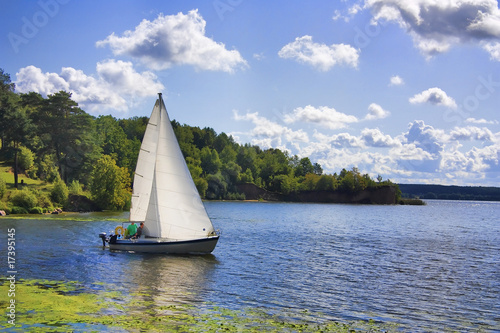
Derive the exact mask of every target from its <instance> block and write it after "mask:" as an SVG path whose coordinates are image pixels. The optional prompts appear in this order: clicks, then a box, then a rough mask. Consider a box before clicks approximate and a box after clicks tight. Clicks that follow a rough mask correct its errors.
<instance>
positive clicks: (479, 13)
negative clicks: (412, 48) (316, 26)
mask: <svg viewBox="0 0 500 333" xmlns="http://www.w3.org/2000/svg"><path fill="white" fill-rule="evenodd" d="M365 8H369V9H370V10H371V11H372V13H373V21H374V23H378V22H383V21H392V22H397V23H398V24H399V25H400V26H401V27H402V28H403V29H405V30H406V31H408V32H409V34H410V35H411V36H412V38H413V41H414V44H415V45H416V46H417V47H418V48H419V49H420V51H421V52H422V53H423V54H424V55H425V56H426V57H432V56H433V55H435V54H439V53H443V52H446V51H448V50H449V49H450V47H452V46H453V45H456V44H459V43H468V42H479V43H480V44H483V43H490V41H491V40H493V39H499V38H500V10H499V8H498V2H497V1H495V0H447V1H440V0H366V1H365ZM487 45H490V46H486V47H485V49H486V50H487V51H488V52H490V54H491V55H492V58H495V59H496V60H499V58H498V44H496V46H495V44H487ZM495 54H496V56H495Z"/></svg>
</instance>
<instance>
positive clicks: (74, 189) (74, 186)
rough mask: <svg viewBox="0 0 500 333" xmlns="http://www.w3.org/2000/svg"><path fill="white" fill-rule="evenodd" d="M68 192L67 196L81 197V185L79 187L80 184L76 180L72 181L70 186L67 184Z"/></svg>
mask: <svg viewBox="0 0 500 333" xmlns="http://www.w3.org/2000/svg"><path fill="white" fill-rule="evenodd" d="M68 191H69V194H73V195H81V194H82V192H83V191H82V185H80V182H79V181H78V180H73V181H72V182H71V184H69V187H68Z"/></svg>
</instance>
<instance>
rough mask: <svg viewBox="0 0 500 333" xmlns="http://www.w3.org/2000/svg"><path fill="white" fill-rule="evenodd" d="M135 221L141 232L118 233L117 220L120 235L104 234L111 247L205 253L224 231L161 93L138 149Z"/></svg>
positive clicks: (132, 212)
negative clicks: (202, 190)
mask: <svg viewBox="0 0 500 333" xmlns="http://www.w3.org/2000/svg"><path fill="white" fill-rule="evenodd" d="M132 222H134V223H136V224H138V225H139V223H141V222H144V227H143V229H142V235H141V237H140V238H138V239H125V238H121V239H120V238H119V237H117V236H118V235H117V234H119V233H121V234H123V231H124V229H123V226H119V227H117V228H116V229H115V234H116V235H114V236H112V237H109V238H106V240H107V241H108V242H109V248H110V249H111V250H124V251H134V252H149V253H177V254H207V253H211V252H212V251H213V250H214V248H215V246H216V245H217V242H218V240H219V237H220V235H219V234H218V233H216V232H215V230H214V227H213V225H212V222H211V221H210V218H209V217H208V214H207V212H206V210H205V206H204V205H203V202H202V201H201V198H200V195H199V193H198V190H197V188H196V186H195V184H194V181H193V178H192V177H191V174H190V172H189V169H188V167H187V164H186V161H185V159H184V156H183V155H182V152H181V149H180V147H179V143H178V142H177V138H176V137H175V133H174V130H173V128H172V125H171V123H170V119H169V117H168V113H167V109H166V108H165V104H164V103H163V99H162V94H161V93H159V94H158V99H157V100H156V103H155V106H154V108H153V111H152V113H151V117H150V118H149V122H148V125H147V127H146V132H145V133H144V138H143V140H142V144H141V149H140V151H139V157H138V160H137V166H136V169H135V175H134V183H133V190H132V202H131V208H130V218H129V223H132ZM120 228H121V232H120ZM101 235H102V234H101ZM101 235H100V237H101V238H102V239H103V244H104V243H105V242H104V238H103V237H102V236H101ZM121 236H124V235H121Z"/></svg>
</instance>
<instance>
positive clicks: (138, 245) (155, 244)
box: [109, 236, 219, 254]
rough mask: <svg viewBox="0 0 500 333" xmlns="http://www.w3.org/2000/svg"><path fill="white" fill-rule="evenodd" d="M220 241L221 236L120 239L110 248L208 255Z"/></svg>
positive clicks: (111, 244)
mask: <svg viewBox="0 0 500 333" xmlns="http://www.w3.org/2000/svg"><path fill="white" fill-rule="evenodd" d="M218 240H219V236H210V237H207V238H201V239H193V240H182V241H172V240H165V239H160V238H144V239H138V240H130V239H120V240H117V241H116V242H115V243H110V244H109V248H110V250H121V251H134V252H141V253H171V254H208V253H211V252H212V251H213V250H214V248H215V246H216V245H217V241H218Z"/></svg>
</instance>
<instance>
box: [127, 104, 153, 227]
mask: <svg viewBox="0 0 500 333" xmlns="http://www.w3.org/2000/svg"><path fill="white" fill-rule="evenodd" d="M159 120H160V103H159V101H158V100H157V101H156V103H155V106H154V108H153V111H152V112H151V117H150V118H149V122H148V125H147V127H146V132H145V133H144V138H143V139H142V144H141V150H140V151H139V157H138V158H137V166H136V168H135V175H134V186H133V190H132V202H131V206H130V221H133V222H141V221H144V220H145V219H146V213H147V208H148V205H149V199H150V196H151V189H152V186H153V176H154V168H155V162H156V150H157V147H158V133H159V128H160V126H159Z"/></svg>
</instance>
